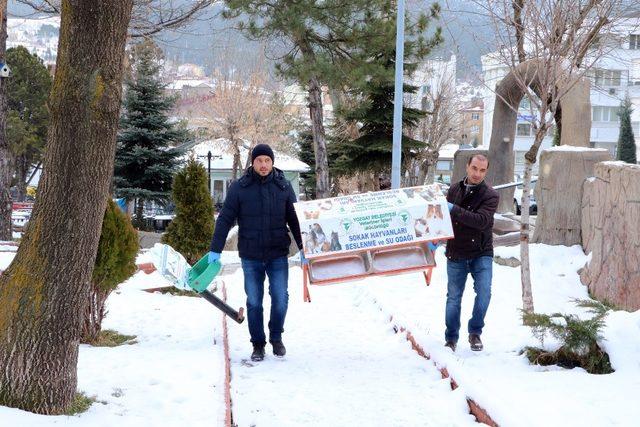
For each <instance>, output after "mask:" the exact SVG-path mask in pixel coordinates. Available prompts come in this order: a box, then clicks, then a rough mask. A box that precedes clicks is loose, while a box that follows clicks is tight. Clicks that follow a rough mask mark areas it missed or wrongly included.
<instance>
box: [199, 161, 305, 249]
mask: <svg viewBox="0 0 640 427" xmlns="http://www.w3.org/2000/svg"><path fill="white" fill-rule="evenodd" d="M295 201H296V195H295V193H294V192H293V188H292V187H291V184H290V183H289V181H287V179H286V178H285V176H284V173H283V172H282V171H281V170H280V169H277V168H273V171H272V172H271V174H269V175H268V176H266V177H265V178H263V177H261V176H260V175H258V174H256V173H255V172H254V171H253V168H252V167H250V168H249V169H248V170H247V172H246V173H245V174H244V175H243V176H242V177H241V178H240V179H238V180H237V181H234V182H232V183H231V185H230V186H229V191H228V192H227V197H226V199H225V200H224V205H223V206H222V211H220V215H218V220H217V221H216V228H215V231H214V233H213V239H212V240H211V251H213V252H218V253H220V252H222V249H223V248H224V244H225V241H226V239H227V234H229V229H230V228H231V227H233V225H234V223H235V222H236V221H238V251H239V252H240V258H247V259H253V260H263V261H266V260H271V259H275V258H279V257H282V256H287V255H288V254H289V245H290V244H291V239H290V238H289V230H288V229H287V225H288V226H289V228H290V229H291V232H292V233H293V237H294V239H295V240H296V243H297V245H298V248H299V249H302V237H301V236H300V223H299V222H298V217H297V216H296V213H295V210H294V208H293V203H294V202H295Z"/></svg>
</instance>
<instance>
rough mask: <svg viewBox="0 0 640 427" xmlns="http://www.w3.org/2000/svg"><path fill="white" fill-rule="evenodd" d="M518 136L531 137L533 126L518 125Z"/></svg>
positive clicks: (526, 124) (527, 124)
mask: <svg viewBox="0 0 640 427" xmlns="http://www.w3.org/2000/svg"><path fill="white" fill-rule="evenodd" d="M516 135H517V136H531V124H530V123H518V125H517V127H516Z"/></svg>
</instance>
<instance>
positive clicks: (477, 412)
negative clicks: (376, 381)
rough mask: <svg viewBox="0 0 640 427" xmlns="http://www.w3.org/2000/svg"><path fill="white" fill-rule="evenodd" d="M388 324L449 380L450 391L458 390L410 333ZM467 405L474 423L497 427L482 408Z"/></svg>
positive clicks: (456, 385)
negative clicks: (474, 419) (404, 336)
mask: <svg viewBox="0 0 640 427" xmlns="http://www.w3.org/2000/svg"><path fill="white" fill-rule="evenodd" d="M389 322H390V323H392V324H393V329H394V330H395V331H396V333H403V334H405V335H406V337H407V341H409V342H410V343H411V348H413V350H414V351H415V352H416V353H418V354H419V355H420V356H422V357H424V358H425V359H427V360H431V362H432V363H433V364H434V366H435V367H436V368H438V370H439V371H440V373H441V374H442V378H448V379H449V380H450V382H451V390H455V389H456V388H458V383H457V381H456V380H455V379H454V378H453V377H451V375H449V372H448V371H447V368H441V367H439V366H438V363H437V362H436V361H435V360H433V359H431V355H430V354H429V353H427V352H426V351H425V350H424V348H423V347H422V346H421V345H420V344H419V343H418V342H417V341H416V339H415V338H414V337H413V334H412V333H411V331H409V330H408V329H406V328H405V327H404V326H398V325H397V324H395V323H394V321H393V317H391V318H389ZM467 404H468V405H469V412H470V413H471V414H472V415H473V416H474V417H475V418H476V421H477V422H478V423H481V424H486V425H488V426H492V427H498V423H496V422H495V421H494V420H493V419H492V418H491V416H490V415H489V414H488V413H487V411H486V410H485V409H484V408H482V407H481V406H480V405H478V404H477V403H476V402H474V401H473V399H471V398H469V397H467Z"/></svg>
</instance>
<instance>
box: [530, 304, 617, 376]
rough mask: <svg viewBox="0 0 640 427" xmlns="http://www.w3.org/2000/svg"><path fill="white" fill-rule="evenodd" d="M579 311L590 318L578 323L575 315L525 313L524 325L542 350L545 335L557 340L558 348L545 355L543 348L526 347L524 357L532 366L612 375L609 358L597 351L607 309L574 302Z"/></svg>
mask: <svg viewBox="0 0 640 427" xmlns="http://www.w3.org/2000/svg"><path fill="white" fill-rule="evenodd" d="M575 302H576V304H577V305H578V306H579V307H582V308H586V309H587V310H588V311H589V312H590V313H592V314H593V316H592V317H591V318H590V319H586V320H581V319H580V318H578V316H576V315H574V314H562V313H553V314H551V315H547V314H540V313H524V314H523V318H524V323H525V325H528V326H530V327H531V328H532V330H533V335H534V336H535V337H536V338H537V339H538V340H539V341H540V343H541V344H542V345H543V346H544V340H545V338H546V337H547V335H551V336H553V337H555V338H556V339H558V340H559V341H560V343H561V346H560V348H558V349H557V350H555V351H546V350H544V349H542V348H535V347H527V348H525V349H524V353H525V354H526V356H527V358H528V359H529V361H530V362H531V363H535V364H538V365H544V366H546V365H558V366H561V367H564V368H575V367H581V368H583V369H585V370H586V371H587V372H589V373H591V374H609V373H611V372H613V368H612V367H611V363H610V361H609V355H608V354H607V353H606V352H605V351H604V350H602V348H600V346H599V345H598V341H600V340H602V336H601V335H600V331H601V330H602V328H603V327H604V325H605V321H604V318H605V317H606V315H607V312H608V310H609V308H608V307H607V306H605V305H604V304H602V303H600V302H598V301H593V300H576V301H575Z"/></svg>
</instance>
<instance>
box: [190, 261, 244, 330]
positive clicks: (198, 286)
mask: <svg viewBox="0 0 640 427" xmlns="http://www.w3.org/2000/svg"><path fill="white" fill-rule="evenodd" d="M220 270H222V264H220V261H215V262H212V263H211V264H209V254H207V255H205V256H203V257H202V258H201V259H200V261H198V262H197V263H196V264H195V265H194V266H193V267H191V270H189V277H188V284H189V286H190V287H191V289H193V290H194V291H196V292H197V293H198V294H200V296H201V297H202V298H204V299H206V300H207V301H209V302H210V303H211V304H213V305H215V306H216V307H217V308H218V309H220V310H222V311H223V312H224V313H225V314H226V315H227V316H229V317H231V318H232V319H233V320H235V321H236V322H238V323H242V322H243V321H244V309H243V308H242V307H240V309H239V310H238V311H236V310H234V309H233V307H231V306H229V305H227V304H226V303H225V302H224V301H222V300H221V299H220V298H218V297H216V296H215V295H213V294H212V293H211V292H209V291H208V290H207V287H208V286H209V284H210V283H211V282H212V281H213V279H215V277H216V276H217V275H218V273H220Z"/></svg>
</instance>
